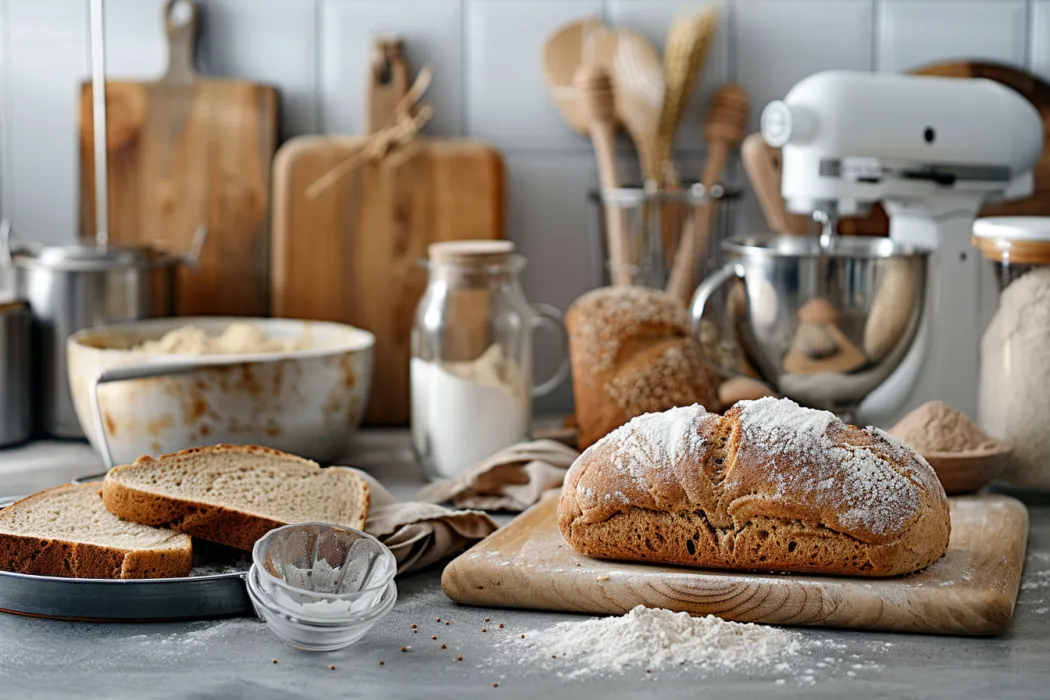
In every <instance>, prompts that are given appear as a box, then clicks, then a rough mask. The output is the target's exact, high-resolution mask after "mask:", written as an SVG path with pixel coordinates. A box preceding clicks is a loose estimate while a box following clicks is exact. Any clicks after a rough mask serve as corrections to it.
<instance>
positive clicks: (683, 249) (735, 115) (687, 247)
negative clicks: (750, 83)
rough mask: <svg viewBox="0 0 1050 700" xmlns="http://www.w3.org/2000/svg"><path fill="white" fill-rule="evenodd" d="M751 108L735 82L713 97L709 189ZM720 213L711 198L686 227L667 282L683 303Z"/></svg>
mask: <svg viewBox="0 0 1050 700" xmlns="http://www.w3.org/2000/svg"><path fill="white" fill-rule="evenodd" d="M748 109H749V105H748V98H747V91H746V90H744V88H742V87H741V86H740V85H737V84H735V83H728V84H726V85H723V86H722V87H720V88H719V89H718V91H716V92H715V94H714V96H713V97H712V98H711V108H710V109H709V110H708V112H707V122H706V123H705V124H704V138H705V139H706V140H707V162H706V163H705V164H704V172H703V175H702V177H701V179H700V182H701V183H702V184H703V186H704V187H705V188H706V189H707V190H708V191H710V190H711V188H712V187H714V186H715V185H717V184H718V182H719V180H720V179H721V178H722V172H723V171H724V170H725V167H726V162H727V161H728V160H729V154H730V153H731V152H732V150H733V148H735V147H736V145H737V144H738V143H740V139H742V138H743V137H744V129H746V128H747V114H748ZM716 215H717V202H715V201H714V200H709V202H708V204H706V205H704V206H700V207H697V208H696V210H695V211H694V212H693V215H692V216H690V217H689V219H687V220H686V223H685V228H684V229H683V230H682V240H681V242H680V243H679V245H678V251H677V252H676V253H675V257H674V264H673V265H672V267H671V275H670V277H669V278H668V281H667V292H668V293H669V294H671V295H673V296H674V297H675V298H677V299H680V300H681V301H682V303H683V304H686V305H688V304H689V301H690V298H691V297H692V295H693V291H694V290H695V289H696V285H697V283H698V280H697V279H696V272H697V270H696V257H697V253H698V252H699V251H705V250H706V249H707V242H708V237H709V235H710V231H711V224H712V222H713V221H714V219H715V217H716Z"/></svg>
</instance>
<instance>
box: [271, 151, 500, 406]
mask: <svg viewBox="0 0 1050 700" xmlns="http://www.w3.org/2000/svg"><path fill="white" fill-rule="evenodd" d="M366 138H367V137H366V136H335V137H327V136H301V137H298V138H295V139H292V140H290V141H289V142H287V143H286V144H284V145H283V146H282V147H281V149H280V150H279V151H278V153H277V156H276V157H275V159H274V166H273V169H274V172H273V181H274V217H273V245H274V255H273V270H272V272H273V314H274V316H279V317H288V318H302V319H314V320H324V321H337V322H342V323H348V324H350V325H353V326H358V327H360V328H364V329H365V330H367V331H370V332H371V333H373V334H374V335H375V337H376V347H375V374H374V379H373V384H372V385H373V387H374V389H373V391H372V396H371V399H370V401H369V405H368V410H367V412H366V414H365V419H364V420H365V423H366V424H369V425H406V424H407V423H408V416H409V387H408V364H409V354H410V352H409V351H410V347H409V341H410V335H411V330H412V324H413V321H414V315H415V310H416V305H417V304H418V302H419V299H420V297H421V296H422V294H423V290H424V288H425V287H426V271H425V270H423V269H422V268H421V267H420V265H419V262H420V260H422V259H424V258H426V256H427V247H428V246H429V245H430V244H431V243H434V242H437V241H450V240H466V239H494V238H503V237H504V230H505V215H504V187H505V184H504V167H503V160H502V158H501V157H500V155H499V153H498V152H497V151H495V150H494V149H493V148H492V147H490V146H488V145H487V144H485V143H482V142H480V141H473V140H466V139H430V138H424V137H422V136H417V137H416V138H415V139H413V140H412V141H411V142H409V143H408V144H406V145H404V146H400V147H396V148H395V149H394V150H392V151H391V152H390V153H388V154H387V155H386V156H385V157H384V158H382V159H381V160H379V161H375V162H364V163H361V164H360V165H358V166H357V167H356V168H355V169H354V170H353V171H352V172H350V173H349V174H348V175H346V176H345V177H343V178H341V179H340V180H339V181H338V182H337V183H335V184H334V185H332V186H331V187H329V188H327V189H325V190H323V191H322V192H320V193H319V194H317V195H316V196H315V197H314V198H310V197H309V196H308V195H307V192H306V191H307V189H308V188H309V187H310V186H311V185H312V184H314V183H315V182H316V181H317V180H318V179H320V178H321V177H322V176H323V175H325V174H326V173H328V171H329V170H331V169H332V168H333V167H335V166H336V165H338V164H340V163H342V162H343V161H345V160H346V159H348V158H350V157H351V156H353V155H354V154H356V153H357V152H359V151H360V149H361V147H362V145H363V144H364V143H365V140H366Z"/></svg>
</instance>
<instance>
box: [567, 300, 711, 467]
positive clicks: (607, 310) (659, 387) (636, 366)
mask: <svg viewBox="0 0 1050 700" xmlns="http://www.w3.org/2000/svg"><path fill="white" fill-rule="evenodd" d="M565 324H566V327H567V328H568V330H569V338H570V357H571V359H572V383H573V393H574V395H575V399H576V420H577V423H578V426H579V438H578V441H577V444H578V447H579V449H581V450H584V449H586V448H587V447H589V446H590V445H591V444H593V443H594V441H596V440H597V439H599V438H601V437H602V436H604V435H606V434H607V433H609V432H610V431H612V430H614V429H615V428H617V427H619V426H621V425H623V424H624V423H626V422H627V421H629V420H630V419H631V418H634V417H635V416H639V415H642V414H643V413H652V412H657V411H664V410H666V409H669V408H673V407H675V406H689V405H691V404H694V403H699V404H703V405H707V406H711V405H714V403H715V401H716V391H717V388H718V380H717V377H716V376H715V374H714V372H713V371H712V370H711V369H710V368H709V367H708V366H707V365H706V364H705V363H704V361H703V360H702V359H701V358H700V354H699V352H698V351H697V350H696V348H695V346H694V345H693V340H692V338H691V337H690V324H689V317H688V314H687V313H686V310H685V309H684V308H683V307H682V305H681V304H679V303H678V301H676V300H675V299H674V298H673V297H671V296H670V295H668V294H665V293H664V292H661V291H657V290H654V289H648V288H645V287H635V286H617V287H603V288H601V289H596V290H594V291H592V292H589V293H587V294H585V295H583V296H582V297H580V298H579V299H577V300H576V302H575V303H573V305H572V306H571V307H570V308H569V311H568V313H567V314H566V317H565Z"/></svg>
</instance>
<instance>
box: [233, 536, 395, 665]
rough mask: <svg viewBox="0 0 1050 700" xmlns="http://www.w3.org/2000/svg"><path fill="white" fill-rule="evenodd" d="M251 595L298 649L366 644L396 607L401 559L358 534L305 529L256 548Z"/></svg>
mask: <svg viewBox="0 0 1050 700" xmlns="http://www.w3.org/2000/svg"><path fill="white" fill-rule="evenodd" d="M252 559H253V560H254V561H253V564H252V568H251V570H250V571H249V572H248V582H247V583H248V596H249V597H250V598H251V599H252V603H253V604H254V605H255V611H256V613H258V615H259V617H261V618H262V619H263V620H265V621H266V624H267V625H269V627H270V629H272V630H273V631H274V633H275V634H277V636H279V637H281V638H282V639H284V640H285V641H287V642H288V643H290V644H291V645H292V646H294V647H297V648H299V649H304V650H306V651H333V650H335V649H342V648H343V647H346V646H349V645H350V644H353V643H354V642H356V641H357V640H359V639H361V637H363V636H364V635H365V633H366V632H368V630H369V629H371V628H372V626H373V625H374V624H375V623H376V622H378V621H379V619H380V618H382V617H383V616H384V615H386V614H387V613H388V612H390V609H391V608H393V607H394V602H395V601H396V600H397V586H396V585H395V584H394V574H395V573H397V560H396V559H395V558H394V555H393V554H392V553H391V552H390V550H389V549H387V547H386V546H385V545H383V544H382V543H381V542H380V541H379V540H377V539H376V538H374V537H372V536H371V535H368V534H366V533H364V532H361V531H360V530H354V529H352V528H348V527H340V526H338V525H327V524H324V523H300V524H296V525H286V526H284V527H279V528H277V529H275V530H271V531H270V532H268V533H267V534H266V535H265V536H263V537H262V538H261V539H260V540H259V541H258V542H256V543H255V548H254V549H253V550H252Z"/></svg>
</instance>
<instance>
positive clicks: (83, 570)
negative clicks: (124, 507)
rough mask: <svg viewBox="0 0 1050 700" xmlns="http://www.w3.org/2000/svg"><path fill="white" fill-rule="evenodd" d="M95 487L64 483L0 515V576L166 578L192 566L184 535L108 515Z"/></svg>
mask: <svg viewBox="0 0 1050 700" xmlns="http://www.w3.org/2000/svg"><path fill="white" fill-rule="evenodd" d="M98 486H99V485H98V484H91V483H88V484H66V485H64V486H56V487H54V488H51V489H47V490H46V491H41V492H40V493H36V494H33V495H32V496H27V497H26V498H23V499H22V500H20V501H16V502H15V503H12V504H11V505H10V506H8V507H7V508H4V509H3V510H0V571H15V572H18V573H22V574H36V575H40V576H66V577H76V578H168V577H174V576H185V575H187V574H188V573H189V572H190V568H191V567H192V566H193V547H192V542H191V541H190V538H189V537H187V536H186V535H182V534H179V533H177V532H172V531H171V530H162V529H160V528H155V527H147V526H145V525H138V524H136V523H129V522H127V521H124V520H121V519H120V518H118V517H116V516H115V515H113V514H111V513H109V512H108V511H107V510H106V508H105V506H103V505H102V499H101V498H100V497H99V495H98Z"/></svg>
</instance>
